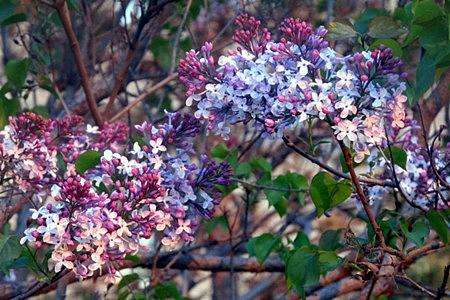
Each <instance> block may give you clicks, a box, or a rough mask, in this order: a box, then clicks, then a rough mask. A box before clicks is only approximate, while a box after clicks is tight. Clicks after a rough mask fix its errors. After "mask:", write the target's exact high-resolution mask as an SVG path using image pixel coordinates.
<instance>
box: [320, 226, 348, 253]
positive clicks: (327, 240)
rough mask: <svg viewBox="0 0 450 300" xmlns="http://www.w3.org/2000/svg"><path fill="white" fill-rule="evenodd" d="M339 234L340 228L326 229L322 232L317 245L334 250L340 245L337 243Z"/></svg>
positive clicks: (323, 248) (327, 249)
mask: <svg viewBox="0 0 450 300" xmlns="http://www.w3.org/2000/svg"><path fill="white" fill-rule="evenodd" d="M340 236H341V231H340V230H327V231H325V232H324V233H322V236H321V237H320V241H319V247H320V248H321V249H322V250H325V251H334V250H336V249H339V248H340V247H341V246H342V245H341V243H339V240H340Z"/></svg>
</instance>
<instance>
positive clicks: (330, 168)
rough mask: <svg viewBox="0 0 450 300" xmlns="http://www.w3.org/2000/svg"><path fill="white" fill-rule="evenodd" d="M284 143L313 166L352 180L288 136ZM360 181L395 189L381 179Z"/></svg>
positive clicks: (360, 179) (359, 178) (361, 178)
mask: <svg viewBox="0 0 450 300" xmlns="http://www.w3.org/2000/svg"><path fill="white" fill-rule="evenodd" d="M283 141H284V143H285V144H286V146H288V147H289V148H291V149H292V150H294V151H295V152H297V153H298V154H300V155H301V156H303V157H304V158H306V159H307V160H309V161H310V162H312V163H313V164H316V165H318V166H319V167H321V168H322V169H324V170H327V171H328V172H330V173H331V174H333V175H335V176H337V177H340V178H345V179H351V177H350V176H349V175H348V174H344V173H342V172H339V171H338V170H336V169H333V168H332V167H330V166H328V165H326V164H324V163H323V162H321V161H320V160H318V159H316V158H315V157H314V156H312V155H311V154H309V153H307V152H306V151H303V150H302V149H301V148H299V147H297V146H296V145H295V144H294V143H293V142H292V141H291V140H290V139H289V138H287V137H286V136H284V137H283ZM358 180H359V181H361V182H364V183H366V184H369V185H379V186H389V187H393V186H394V185H393V183H392V182H390V181H387V180H379V179H375V178H365V177H358Z"/></svg>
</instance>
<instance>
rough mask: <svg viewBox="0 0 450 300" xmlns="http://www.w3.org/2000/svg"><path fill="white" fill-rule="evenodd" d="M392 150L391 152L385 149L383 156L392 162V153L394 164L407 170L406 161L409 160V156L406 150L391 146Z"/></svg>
mask: <svg viewBox="0 0 450 300" xmlns="http://www.w3.org/2000/svg"><path fill="white" fill-rule="evenodd" d="M390 148H391V151H390V152H389V148H385V149H384V150H383V154H384V155H385V156H386V157H387V159H389V160H391V153H392V160H393V163H394V164H396V165H397V166H399V167H401V168H403V169H405V170H406V161H407V159H408V155H407V154H406V152H405V150H403V149H400V148H398V147H394V146H391V147H390Z"/></svg>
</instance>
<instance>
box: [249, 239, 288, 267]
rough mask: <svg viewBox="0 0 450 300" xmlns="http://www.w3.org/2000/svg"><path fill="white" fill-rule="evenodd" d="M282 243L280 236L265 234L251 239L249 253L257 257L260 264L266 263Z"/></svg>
mask: <svg viewBox="0 0 450 300" xmlns="http://www.w3.org/2000/svg"><path fill="white" fill-rule="evenodd" d="M280 242H281V238H280V237H279V236H275V235H272V234H270V233H264V234H262V235H260V236H257V237H254V238H251V239H250V240H249V241H248V243H247V251H248V254H250V255H251V256H255V257H256V259H257V260H258V262H259V263H260V264H262V263H264V261H265V260H266V258H267V257H268V256H269V254H270V252H272V251H274V250H275V249H276V248H277V247H278V246H279V245H280Z"/></svg>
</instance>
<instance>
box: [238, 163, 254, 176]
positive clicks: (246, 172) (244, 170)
mask: <svg viewBox="0 0 450 300" xmlns="http://www.w3.org/2000/svg"><path fill="white" fill-rule="evenodd" d="M251 173H252V166H251V165H250V164H249V163H241V164H238V165H237V167H236V169H235V171H234V174H235V175H236V176H242V177H244V178H249V177H250V174H251Z"/></svg>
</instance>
